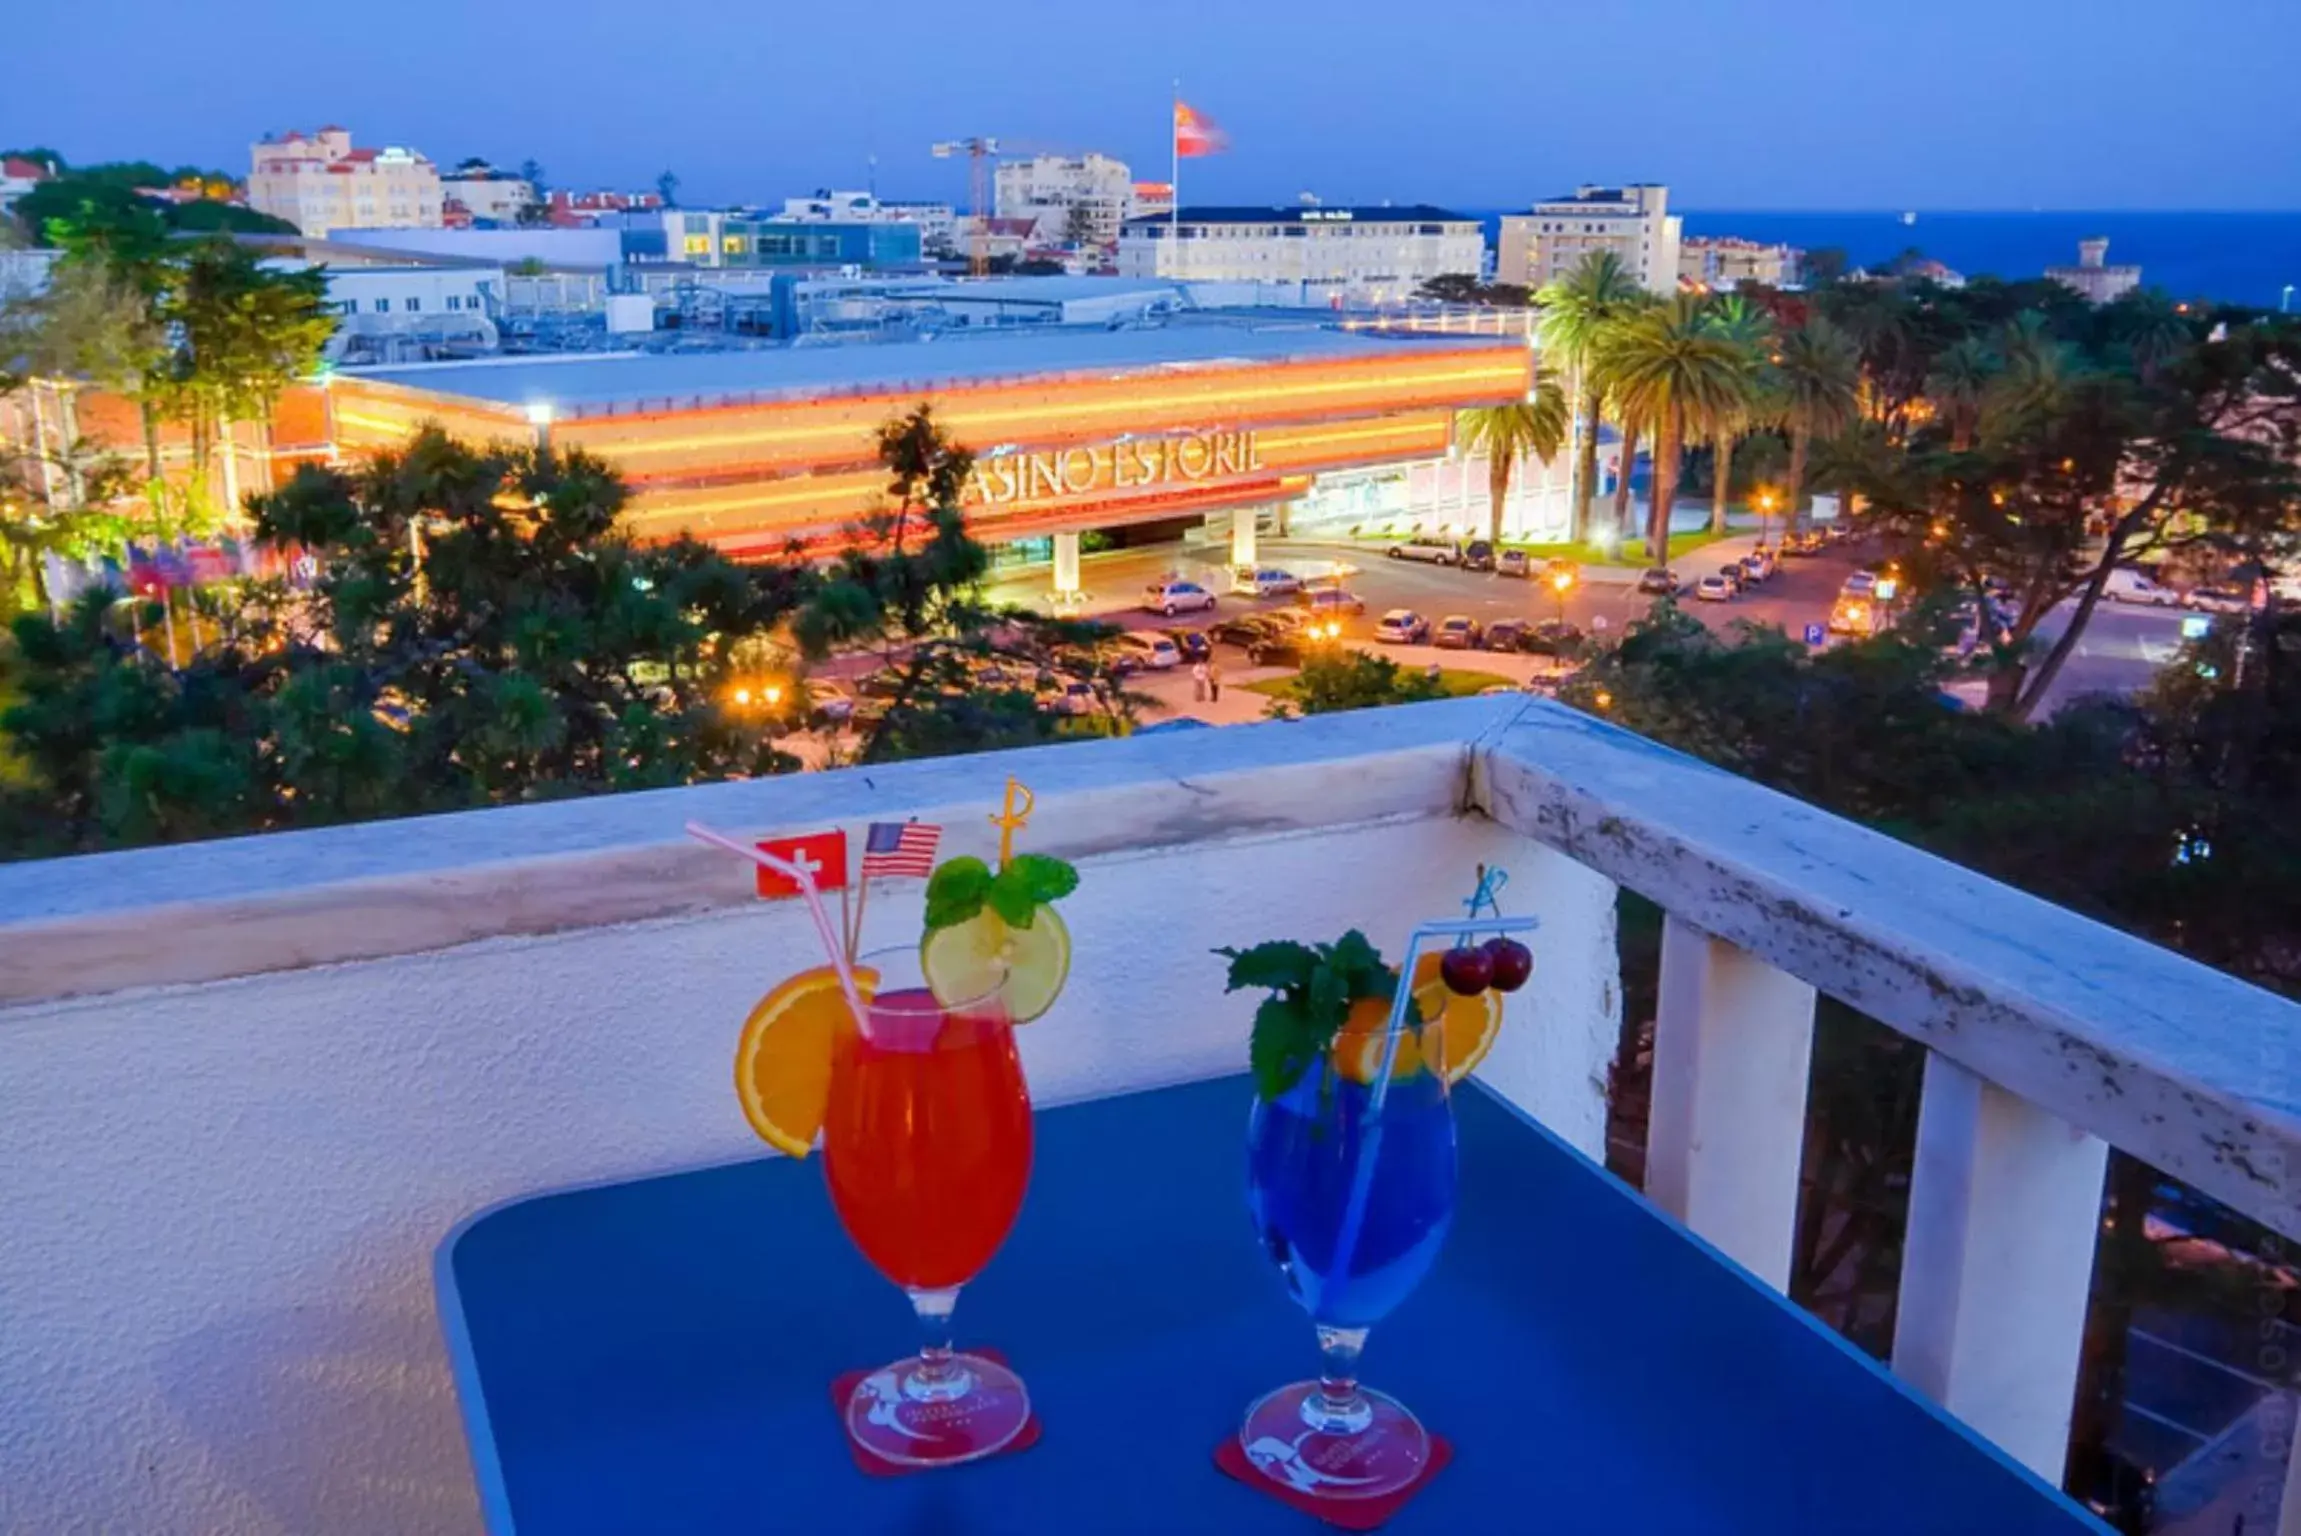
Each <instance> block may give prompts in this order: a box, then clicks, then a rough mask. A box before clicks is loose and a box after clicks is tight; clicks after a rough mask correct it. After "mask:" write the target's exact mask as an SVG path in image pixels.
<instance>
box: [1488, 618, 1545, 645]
mask: <svg viewBox="0 0 2301 1536" xmlns="http://www.w3.org/2000/svg"><path fill="white" fill-rule="evenodd" d="M1533 637H1534V626H1533V624H1532V623H1531V622H1529V621H1528V620H1525V619H1496V620H1495V621H1494V622H1493V623H1491V624H1489V625H1487V626H1486V649H1488V650H1490V651H1518V650H1524V649H1525V648H1526V642H1527V641H1528V640H1530V639H1532V638H1533Z"/></svg>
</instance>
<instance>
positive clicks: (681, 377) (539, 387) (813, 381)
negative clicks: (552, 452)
mask: <svg viewBox="0 0 2301 1536" xmlns="http://www.w3.org/2000/svg"><path fill="white" fill-rule="evenodd" d="M1493 345H1495V343H1494V342H1493V341H1492V340H1490V339H1489V340H1486V341H1483V342H1480V341H1473V340H1468V339H1465V338H1454V339H1451V340H1449V339H1447V338H1444V337H1419V336H1418V337H1414V338H1412V339H1407V340H1401V339H1396V338H1390V337H1384V336H1374V335H1367V334H1363V333H1357V332H1345V331H1338V330H1331V329H1327V328H1324V327H1321V326H1317V325H1313V324H1309V323H1305V322H1297V323H1295V324H1293V325H1281V324H1272V325H1268V326H1254V325H1221V324H1196V325H1192V324H1184V325H1175V326H1170V327H1162V328H1160V329H1157V330H1140V331H1102V330H1092V331H1073V330H1061V331H1053V330H1051V329H1050V330H1038V331H1032V332H1029V333H1021V334H1018V333H1013V332H1008V333H1001V334H993V335H987V336H968V337H952V338H945V339H940V340H933V341H902V342H887V343H880V344H861V345H849V346H816V347H760V348H755V349H751V350H746V351H730V352H690V353H678V354H647V353H622V354H616V355H612V356H598V355H578V356H570V357H550V358H528V357H521V358H505V359H502V360H500V361H497V360H487V361H481V362H469V363H427V364H419V365H415V366H410V367H400V368H375V369H360V370H357V371H356V372H353V371H347V372H346V373H345V375H343V376H344V377H357V378H363V379H375V380H379V381H381V382H383V383H386V384H396V385H400V386H402V387H404V388H408V389H422V390H430V391H433V392H434V393H438V394H446V395H459V396H462V397H464V398H466V399H476V400H489V401H497V402H501V403H503V404H507V405H526V404H539V403H545V402H548V403H549V404H551V405H552V406H553V407H554V408H555V409H558V410H562V411H566V412H570V413H574V412H577V411H579V410H580V408H582V407H584V406H610V405H614V404H616V403H618V402H625V401H631V400H637V399H653V398H657V397H695V398H698V399H702V400H709V399H711V398H713V397H718V398H720V399H740V398H751V397H765V398H783V399H800V398H805V397H808V396H811V395H820V394H825V393H829V392H834V391H858V390H868V389H873V388H887V389H898V388H899V389H923V388H927V387H930V386H932V385H935V384H964V383H973V382H977V381H980V380H986V379H1002V378H1030V377H1033V376H1037V375H1043V374H1077V373H1089V374H1099V375H1103V376H1113V375H1119V374H1125V373H1139V372H1147V371H1154V370H1155V371H1160V372H1167V371H1172V370H1174V369H1180V368H1221V367H1235V366H1241V365H1246V364H1253V363H1273V362H1286V361H1294V360H1299V359H1323V358H1336V359H1340V358H1355V357H1373V356H1380V355H1384V354H1387V353H1391V352H1394V351H1396V349H1397V348H1399V347H1401V346H1488V347H1491V346H1493Z"/></svg>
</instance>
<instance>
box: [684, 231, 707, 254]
mask: <svg viewBox="0 0 2301 1536" xmlns="http://www.w3.org/2000/svg"><path fill="white" fill-rule="evenodd" d="M686 251H687V254H688V255H690V256H708V255H710V254H711V237H710V236H709V235H689V236H688V237H687V241H686Z"/></svg>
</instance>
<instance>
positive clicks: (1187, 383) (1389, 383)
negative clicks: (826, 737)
mask: <svg viewBox="0 0 2301 1536" xmlns="http://www.w3.org/2000/svg"><path fill="white" fill-rule="evenodd" d="M1532 376H1533V361H1532V354H1531V353H1530V351H1529V350H1528V347H1527V344H1526V342H1525V340H1524V339H1523V338H1511V337H1491V336H1487V337H1465V336H1444V335H1429V334H1402V335H1393V334H1385V333H1379V332H1370V331H1352V330H1347V329H1341V328H1336V327H1332V326H1326V325H1319V324H1310V323H1304V322H1302V321H1299V320H1290V321H1287V322H1284V323H1276V322H1274V323H1269V324H1248V323H1218V322H1214V321H1193V320H1187V319H1186V320H1183V321H1180V322H1177V323H1174V324H1171V325H1165V326H1159V327H1154V328H1146V329H1120V330H1102V329H1089V328H1072V327H1067V326H1066V327H1042V328H1038V329H1035V330H1016V331H1009V332H993V333H991V334H987V335H983V336H979V337H951V338H943V339H938V340H924V341H908V342H892V343H882V344H867V345H831V346H814V347H781V348H761V349H754V350H736V351H719V352H708V353H687V354H637V355H599V354H588V355H575V356H566V357H548V358H527V357H508V358H502V359H490V360H483V361H476V362H456V363H436V364H424V365H418V366H408V367H397V368H385V369H375V370H360V371H344V372H339V373H337V374H335V375H334V376H333V377H331V378H329V379H327V380H326V381H324V382H323V383H321V384H319V385H316V386H314V387H312V388H309V389H302V390H297V391H292V392H291V393H290V395H289V397H288V398H287V399H285V400H283V401H282V402H281V404H280V407H279V409H278V411H277V412H276V414H275V419H274V421H273V423H272V424H271V432H270V433H269V434H268V443H267V445H266V446H265V447H263V448H262V449H260V450H259V449H257V448H256V446H255V445H256V444H257V443H259V442H263V441H264V440H265V439H266V436H267V435H266V434H263V433H257V432H245V433H243V434H241V436H240V438H239V440H238V442H237V443H235V444H233V445H229V446H227V448H226V449H225V450H224V451H223V453H222V455H221V457H222V459H223V461H224V463H225V465H226V466H227V472H228V473H229V474H230V476H231V478H232V481H233V484H232V486H231V487H229V488H227V491H226V494H227V497H228V502H230V503H236V501H237V498H238V495H240V494H243V493H245V492H248V491H252V490H260V489H262V488H263V487H264V486H265V485H266V484H268V483H270V482H271V481H272V480H273V478H274V477H275V476H276V475H277V474H281V473H284V465H283V462H282V461H293V460H297V459H308V458H321V459H337V458H342V457H348V456H356V455H359V454H363V453H367V452H371V451H374V450H376V449H381V448H387V447H390V446H392V445H394V444H397V443H399V442H402V441H404V440H405V439H406V438H408V437H409V436H410V435H412V434H413V433H414V432H415V431H416V430H418V428H419V427H421V426H422V425H423V424H425V423H427V422H437V423H438V424H439V425H441V426H442V427H444V428H445V429H446V430H448V431H449V432H451V433H453V434H455V435H457V436H459V437H466V438H471V439H477V440H490V439H503V438H512V439H525V438H530V437H548V439H549V440H550V441H551V442H552V443H553V444H555V445H558V446H562V447H581V448H584V449H587V450H589V451H591V452H593V453H596V454H598V455H599V456H600V457H602V458H604V459H606V460H607V461H608V462H609V463H611V464H613V465H614V466H615V467H616V469H617V470H618V472H619V473H621V474H622V476H623V477H624V479H625V480H626V482H627V483H628V484H629V485H630V487H631V489H632V492H633V495H632V502H631V507H630V510H629V512H628V513H627V519H628V522H629V525H630V527H631V529H632V530H633V532H634V533H635V534H636V535H637V536H639V537H641V538H650V537H662V538H670V537H673V536H675V535H677V534H680V533H689V534H693V535H695V536H697V537H699V538H702V539H705V540H707V541H709V542H710V543H712V544H714V545H717V546H718V547H720V548H721V549H724V550H726V551H727V552H728V553H730V554H732V555H735V556H737V557H743V556H756V557H766V556H770V555H773V554H776V553H779V552H781V551H782V550H783V549H785V548H786V547H788V546H789V545H790V544H792V543H793V542H794V541H797V542H799V543H802V544H828V543H830V542H832V541H835V540H836V539H837V538H838V537H839V536H840V534H841V532H842V530H844V529H845V528H847V527H848V526H849V525H851V524H852V523H854V522H855V521H856V520H857V519H859V518H861V517H863V516H865V515H867V514H869V513H870V512H872V511H873V510H874V509H876V508H877V507H879V506H880V505H881V504H882V499H883V496H884V491H885V484H886V475H885V471H884V470H883V469H882V468H881V467H880V465H879V464H878V461H877V455H876V450H875V433H876V431H877V429H878V428H879V426H880V425H881V424H882V423H884V422H886V421H887V420H889V419H890V418H892V417H895V416H897V415H900V414H902V413H904V412H907V411H909V410H910V409H912V408H913V407H914V406H916V405H918V404H920V403H921V402H926V403H928V404H931V405H932V406H933V407H934V408H935V411H936V414H937V415H938V417H939V418H940V419H941V421H942V422H943V424H944V426H945V428H946V430H947V431H948V432H949V433H950V434H951V436H952V437H953V439H954V440H956V441H957V442H959V443H961V444H964V445H965V446H966V447H968V448H970V449H972V450H973V451H974V453H975V454H976V458H977V466H976V472H975V476H974V480H973V482H972V484H971V486H970V488H969V490H968V493H967V506H968V512H969V516H970V521H971V523H972V525H973V528H974V531H975V532H976V534H977V536H978V537H980V538H982V539H983V540H985V541H986V542H988V543H991V544H993V545H994V546H1000V545H1007V546H1015V545H1022V546H1024V547H1025V548H1027V549H1028V550H1029V551H1030V552H1031V553H1033V554H1036V555H1039V556H1040V557H1041V558H1045V557H1046V556H1048V555H1051V557H1052V560H1053V566H1054V585H1055V588H1056V590H1057V591H1058V593H1060V592H1071V591H1076V590H1077V588H1078V555H1079V541H1080V536H1081V535H1082V534H1083V533H1085V532H1087V531H1089V530H1100V531H1104V532H1106V533H1110V534H1112V535H1113V536H1114V537H1116V538H1119V539H1121V540H1139V539H1141V538H1143V537H1145V536H1150V537H1160V536H1167V537H1171V536H1174V535H1175V534H1178V533H1181V532H1183V531H1184V530H1185V529H1191V530H1199V529H1202V528H1204V529H1207V530H1208V531H1210V532H1211V533H1212V535H1213V536H1215V537H1217V538H1219V537H1220V536H1221V534H1222V532H1223V531H1225V525H1227V532H1228V535H1229V541H1230V558H1231V560H1232V561H1233V562H1235V563H1248V562H1251V561H1253V560H1254V559H1255V553H1256V538H1257V530H1258V528H1260V527H1263V526H1266V525H1267V526H1277V527H1284V526H1285V521H1284V519H1285V517H1286V515H1287V514H1288V513H1289V512H1293V511H1297V510H1299V511H1301V512H1303V513H1304V514H1306V515H1316V516H1323V517H1324V518H1326V519H1327V520H1328V521H1335V522H1338V521H1344V520H1347V521H1349V522H1351V523H1353V524H1354V525H1355V524H1357V523H1360V522H1377V521H1393V522H1394V521H1397V520H1399V519H1404V520H1407V521H1411V522H1415V523H1417V524H1419V525H1424V526H1454V527H1457V528H1460V527H1464V526H1469V525H1475V526H1483V521H1484V518H1485V507H1486V502H1485V479H1486V477H1485V472H1484V469H1483V466H1482V465H1479V464H1476V463H1475V462H1463V461H1462V458H1461V456H1460V455H1459V454H1458V453H1457V452H1456V448H1455V441H1454V435H1455V416H1456V413H1457V412H1459V411H1462V410H1464V409H1467V408H1472V407H1477V406H1484V405H1494V404H1501V403H1506V402H1509V401H1512V400H1520V399H1524V398H1525V396H1526V393H1527V390H1528V389H1529V388H1530V386H1531V383H1532ZM51 395H52V396H54V398H51V399H50V400H49V401H48V404H47V406H46V410H47V412H48V414H49V415H50V416H51V417H52V418H53V419H50V420H47V421H45V422H44V423H37V425H39V426H40V428H41V430H42V431H43V432H45V433H47V434H55V433H62V432H68V431H83V432H84V431H86V430H87V429H88V427H89V426H90V425H91V424H96V425H100V426H102V427H104V428H105V432H104V435H105V436H108V437H110V438H112V439H113V440H114V441H115V443H116V445H117V446H118V447H119V448H121V449H122V450H123V451H127V450H130V449H131V447H132V445H136V444H138V443H139V442H140V439H139V437H138V436H137V435H136V433H135V431H134V430H133V428H134V426H135V423H134V418H133V413H132V412H123V411H122V410H121V409H120V408H119V407H120V406H121V405H122V404H123V403H121V402H112V401H107V400H106V399H104V398H103V397H101V396H92V395H89V394H87V393H86V392H74V391H66V392H64V393H63V394H61V395H56V392H55V391H53V390H52V391H51ZM35 402H36V409H37V392H35ZM67 417H71V418H74V419H70V420H67V419H66V418H67ZM115 417H117V418H119V419H117V420H114V419H113V418H115ZM6 430H7V423H5V422H0V432H4V431H6ZM251 454H260V458H251ZM1449 496H1450V497H1451V498H1452V499H1451V501H1448V500H1447V498H1448V497H1449ZM1449 509H1451V510H1449ZM1530 515H1531V514H1530ZM1335 531H1337V532H1340V531H1342V529H1340V528H1339V527H1338V528H1336V529H1335ZM1525 531H1527V532H1529V533H1531V532H1533V531H1534V530H1532V529H1528V530H1525Z"/></svg>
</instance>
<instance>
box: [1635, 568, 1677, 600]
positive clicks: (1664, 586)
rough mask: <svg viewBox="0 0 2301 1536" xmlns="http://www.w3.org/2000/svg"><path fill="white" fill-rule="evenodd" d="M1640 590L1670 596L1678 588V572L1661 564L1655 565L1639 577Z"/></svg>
mask: <svg viewBox="0 0 2301 1536" xmlns="http://www.w3.org/2000/svg"><path fill="white" fill-rule="evenodd" d="M1638 590H1639V591H1641V592H1655V593H1659V594H1661V595H1662V596H1664V597H1668V596H1669V595H1670V594H1671V593H1673V592H1675V591H1677V590H1678V573H1677V572H1676V571H1665V570H1663V569H1662V568H1661V567H1660V566H1655V567H1654V568H1653V569H1651V570H1649V571H1647V572H1646V573H1645V574H1644V575H1642V576H1640V577H1639V578H1638Z"/></svg>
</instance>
